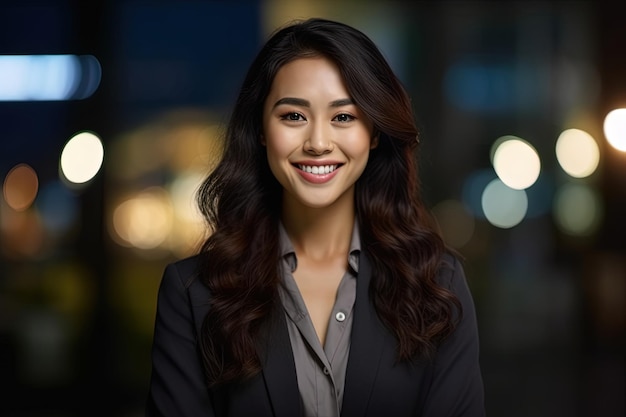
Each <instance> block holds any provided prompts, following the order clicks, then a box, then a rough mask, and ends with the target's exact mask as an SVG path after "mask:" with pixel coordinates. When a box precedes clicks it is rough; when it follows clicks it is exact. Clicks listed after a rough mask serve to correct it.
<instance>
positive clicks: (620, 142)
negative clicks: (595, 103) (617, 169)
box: [604, 108, 626, 152]
mask: <svg viewBox="0 0 626 417" xmlns="http://www.w3.org/2000/svg"><path fill="white" fill-rule="evenodd" d="M604 136H605V137H606V140H607V141H608V142H609V144H610V145H611V146H612V147H614V148H615V149H617V150H618V151H622V152H626V108H625V109H615V110H612V111H610V112H609V113H608V114H607V115H606V117H605V118H604Z"/></svg>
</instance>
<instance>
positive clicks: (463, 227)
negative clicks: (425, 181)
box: [433, 200, 475, 249]
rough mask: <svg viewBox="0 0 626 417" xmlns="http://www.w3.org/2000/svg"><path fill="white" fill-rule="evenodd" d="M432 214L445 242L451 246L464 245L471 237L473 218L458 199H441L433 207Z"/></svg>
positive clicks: (473, 225)
mask: <svg viewBox="0 0 626 417" xmlns="http://www.w3.org/2000/svg"><path fill="white" fill-rule="evenodd" d="M433 215H434V216H435V218H436V219H437V223H438V224H439V227H440V229H441V234H442V235H443V238H444V240H445V242H446V243H447V244H448V245H450V246H452V247H453V248H457V249H458V248H461V247H463V246H465V245H466V244H467V243H468V242H469V241H470V239H471V238H472V235H473V234H474V227H475V222H474V218H473V217H472V216H471V215H470V213H469V211H468V209H467V208H466V207H465V206H464V205H463V203H461V202H460V201H457V200H444V201H441V202H440V203H438V204H437V205H435V207H433Z"/></svg>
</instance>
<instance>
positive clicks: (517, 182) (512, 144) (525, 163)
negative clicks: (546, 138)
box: [492, 136, 541, 190]
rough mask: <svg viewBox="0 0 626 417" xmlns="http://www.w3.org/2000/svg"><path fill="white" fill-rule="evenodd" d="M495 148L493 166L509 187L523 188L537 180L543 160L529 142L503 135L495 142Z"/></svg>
mask: <svg viewBox="0 0 626 417" xmlns="http://www.w3.org/2000/svg"><path fill="white" fill-rule="evenodd" d="M493 149H494V151H493V158H492V163H493V168H494V170H495V171H496V174H497V175H498V178H500V180H501V181H502V182H503V183H504V184H506V185H507V186H508V187H510V188H513V189H515V190H523V189H526V188H528V187H530V186H531V185H533V184H534V183H535V181H537V178H539V172H540V171H541V162H540V160H539V154H538V153H537V151H536V150H535V148H534V147H533V146H532V145H530V144H529V143H528V142H526V141H525V140H522V139H520V138H518V137H516V136H503V137H501V138H499V139H498V140H497V141H496V142H495V143H494V145H493Z"/></svg>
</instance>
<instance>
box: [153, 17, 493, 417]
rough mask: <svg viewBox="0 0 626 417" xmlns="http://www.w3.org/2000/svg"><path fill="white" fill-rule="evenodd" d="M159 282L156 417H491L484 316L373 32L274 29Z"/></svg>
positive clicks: (337, 27)
mask: <svg viewBox="0 0 626 417" xmlns="http://www.w3.org/2000/svg"><path fill="white" fill-rule="evenodd" d="M225 140H226V149H225V153H224V155H223V158H222V160H221V162H220V164H219V165H218V166H217V168H216V169H215V170H214V171H213V172H212V173H211V174H210V175H209V176H208V178H207V179H206V180H205V182H204V183H203V185H202V187H201V189H200V192H199V194H198V201H199V205H200V207H201V210H202V212H203V214H204V216H205V217H206V219H207V221H208V223H209V225H210V228H211V230H212V234H211V236H210V237H209V238H208V239H207V241H206V242H205V243H204V245H203V247H202V250H201V251H200V253H199V254H198V255H196V256H194V257H192V258H190V259H186V260H182V261H179V262H177V263H174V264H172V265H169V266H168V267H167V268H166V270H165V273H164V276H163V280H162V283H161V287H160V290H159V297H158V307H157V318H156V327H155V334H154V345H153V370H152V379H151V384H150V395H149V400H148V405H147V414H148V415H150V416H176V417H182V416H244V415H251V416H252V415H253V416H285V417H294V416H322V417H330V416H339V415H341V416H373V417H380V416H391V417H395V416H482V415H483V414H484V408H483V387H482V381H481V375H480V369H479V364H478V336H477V330H476V321H475V314H474V307H473V303H472V299H471V296H470V293H469V291H468V288H467V285H466V282H465V277H464V274H463V270H462V268H461V266H460V265H459V262H458V261H457V260H456V259H455V258H454V257H453V256H451V255H450V254H449V253H447V251H446V249H445V247H444V244H443V242H442V239H441V238H440V236H439V235H438V234H437V232H436V231H435V228H434V227H433V226H432V225H431V223H430V221H429V220H428V214H427V211H426V209H425V208H424V206H423V204H422V202H421V201H420V196H419V195H420V187H419V182H418V175H417V166H416V156H415V149H416V147H417V144H418V141H417V130H416V127H415V122H414V118H413V115H412V110H411V104H410V100H409V98H408V96H407V94H406V92H405V90H404V89H403V87H402V86H401V84H400V82H399V81H398V79H397V78H396V76H395V75H394V73H393V72H392V70H391V69H390V67H389V65H388V64H387V62H386V61H385V59H384V58H383V56H382V55H381V53H380V52H379V50H378V49H377V48H376V46H375V45H374V44H373V43H372V41H371V40H370V39H368V38H367V37H366V36H365V35H364V34H363V33H361V32H360V31H358V30H356V29H354V28H352V27H349V26H347V25H345V24H341V23H338V22H332V21H328V20H323V19H311V20H307V21H304V22H299V23H295V24H292V25H290V26H287V27H285V28H282V29H281V30H279V31H277V32H276V33H275V34H274V35H273V36H272V37H271V38H270V39H269V40H268V42H267V43H266V44H265V46H264V47H263V48H262V49H261V51H260V52H259V54H258V56H257V57H256V59H255V60H254V62H253V63H252V65H251V67H250V69H249V71H248V73H247V76H246V78H245V80H244V83H243V86H242V88H241V91H240V94H239V97H238V99H237V102H236V105H235V107H234V110H233V113H232V116H231V119H230V123H229V125H228V129H227V131H226V136H225Z"/></svg>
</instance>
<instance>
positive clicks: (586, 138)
mask: <svg viewBox="0 0 626 417" xmlns="http://www.w3.org/2000/svg"><path fill="white" fill-rule="evenodd" d="M556 158H557V160H558V162H559V164H560V165H561V168H563V171H565V172H566V173H567V174H568V175H570V176H572V177H574V178H584V177H588V176H589V175H591V174H593V173H594V172H595V170H596V169H597V168H598V164H599V162H600V149H599V148H598V144H597V143H596V141H595V139H594V138H593V137H592V136H591V135H590V134H589V133H587V132H585V131H584V130H580V129H567V130H564V131H563V132H562V133H561V134H560V135H559V138H558V139H557V141H556Z"/></svg>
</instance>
